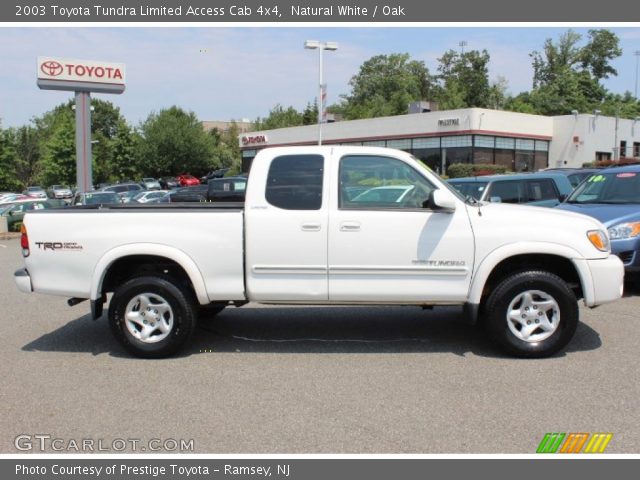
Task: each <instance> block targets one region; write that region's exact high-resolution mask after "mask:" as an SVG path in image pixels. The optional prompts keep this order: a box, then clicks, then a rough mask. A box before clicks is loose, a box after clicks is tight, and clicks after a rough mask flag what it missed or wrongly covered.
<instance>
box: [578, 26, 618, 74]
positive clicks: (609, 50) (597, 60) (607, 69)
mask: <svg viewBox="0 0 640 480" xmlns="http://www.w3.org/2000/svg"><path fill="white" fill-rule="evenodd" d="M620 55H622V49H621V48H620V41H619V39H618V36H617V35H616V34H615V33H613V32H611V31H610V30H604V29H603V30H589V42H588V43H587V45H585V46H584V47H583V48H582V50H581V51H580V62H581V66H582V68H583V69H584V70H587V71H589V73H591V76H592V77H593V78H595V79H596V80H598V81H600V80H602V79H604V78H609V77H610V76H612V75H613V76H617V75H618V71H617V70H616V69H615V68H613V67H612V66H611V61H612V60H615V59H616V58H618V57H619V56H620Z"/></svg>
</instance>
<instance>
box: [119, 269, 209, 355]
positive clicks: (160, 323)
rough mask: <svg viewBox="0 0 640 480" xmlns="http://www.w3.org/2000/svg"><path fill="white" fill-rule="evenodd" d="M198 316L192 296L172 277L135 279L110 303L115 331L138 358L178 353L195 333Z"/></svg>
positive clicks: (125, 284) (123, 287) (127, 348)
mask: <svg viewBox="0 0 640 480" xmlns="http://www.w3.org/2000/svg"><path fill="white" fill-rule="evenodd" d="M196 319H197V314H196V310H195V307H194V302H193V301H192V295H190V293H189V292H188V291H187V289H186V288H185V287H183V286H181V285H180V284H179V283H178V282H174V281H173V280H172V279H171V278H164V277H162V278H159V277H137V278H133V279H131V280H129V281H127V282H125V283H124V284H123V285H122V286H120V287H119V288H118V289H117V290H116V291H115V292H114V294H113V298H112V299H111V303H110V306H109V323H110V326H111V330H112V331H113V333H114V335H115V337H116V338H117V339H118V341H119V342H120V343H121V344H122V345H123V346H124V348H125V349H126V350H127V351H128V352H129V353H131V354H132V355H135V356H137V357H144V358H162V357H167V356H169V355H171V354H173V353H175V352H176V351H177V350H178V349H179V348H180V347H181V346H182V345H183V344H184V343H185V342H186V341H187V340H188V339H189V337H190V336H191V334H192V333H193V330H194V328H195V325H196Z"/></svg>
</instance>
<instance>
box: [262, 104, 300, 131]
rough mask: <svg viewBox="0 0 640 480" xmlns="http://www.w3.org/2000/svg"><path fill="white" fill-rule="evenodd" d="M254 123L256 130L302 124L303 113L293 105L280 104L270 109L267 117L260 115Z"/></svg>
mask: <svg viewBox="0 0 640 480" xmlns="http://www.w3.org/2000/svg"><path fill="white" fill-rule="evenodd" d="M254 124H255V129H256V130H272V129H274V128H286V127H296V126H298V125H302V114H301V113H300V112H298V111H297V110H296V109H295V108H293V107H288V108H284V107H283V106H282V105H280V104H278V105H276V106H275V107H273V108H272V109H271V110H270V111H269V115H268V116H267V117H265V118H260V117H258V118H257V119H256V120H255V122H254Z"/></svg>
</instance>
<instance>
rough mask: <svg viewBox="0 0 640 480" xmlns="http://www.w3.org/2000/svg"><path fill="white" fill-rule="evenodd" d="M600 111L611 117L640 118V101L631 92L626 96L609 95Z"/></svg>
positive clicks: (626, 93) (601, 105)
mask: <svg viewBox="0 0 640 480" xmlns="http://www.w3.org/2000/svg"><path fill="white" fill-rule="evenodd" d="M599 109H600V110H601V111H602V114H603V115H607V116H609V117H616V116H617V117H620V118H638V117H640V101H638V99H637V98H635V97H634V96H633V94H632V93H631V92H625V93H624V95H619V94H613V93H608V94H607V95H606V97H605V99H604V101H603V102H602V103H601V104H600V106H599Z"/></svg>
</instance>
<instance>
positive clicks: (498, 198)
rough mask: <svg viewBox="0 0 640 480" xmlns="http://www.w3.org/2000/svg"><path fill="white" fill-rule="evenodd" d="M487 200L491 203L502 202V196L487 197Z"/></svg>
mask: <svg viewBox="0 0 640 480" xmlns="http://www.w3.org/2000/svg"><path fill="white" fill-rule="evenodd" d="M489 201H490V202H491V203H502V198H500V197H489Z"/></svg>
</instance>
